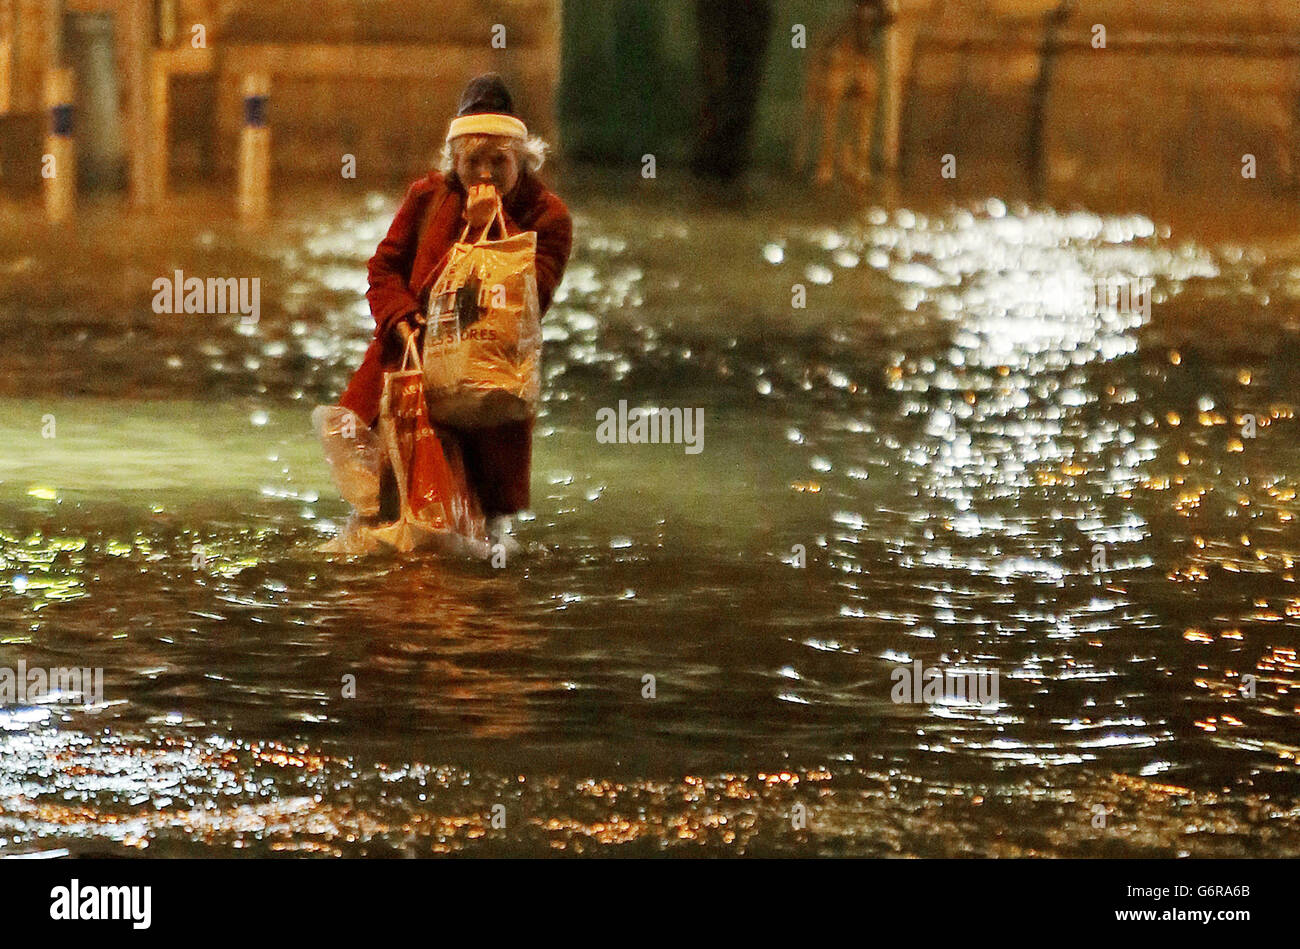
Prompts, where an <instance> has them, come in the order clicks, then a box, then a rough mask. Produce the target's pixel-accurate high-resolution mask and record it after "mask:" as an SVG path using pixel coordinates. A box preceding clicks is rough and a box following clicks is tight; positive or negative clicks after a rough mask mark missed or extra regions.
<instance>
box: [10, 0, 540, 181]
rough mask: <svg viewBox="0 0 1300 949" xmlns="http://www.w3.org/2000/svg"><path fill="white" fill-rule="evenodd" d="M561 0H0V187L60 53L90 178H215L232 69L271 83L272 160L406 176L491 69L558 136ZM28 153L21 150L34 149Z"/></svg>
mask: <svg viewBox="0 0 1300 949" xmlns="http://www.w3.org/2000/svg"><path fill="white" fill-rule="evenodd" d="M560 6H561V3H560V0H436V2H432V0H0V117H3V118H0V122H3V126H2V127H0V138H3V139H5V140H6V141H7V142H8V145H7V147H6V148H5V150H4V151H3V152H0V162H4V171H0V174H4V176H5V179H8V180H6V181H5V185H6V186H8V185H10V184H11V183H14V181H15V179H22V180H23V181H32V180H34V176H33V174H32V169H33V168H35V167H36V166H37V165H38V163H39V149H36V148H35V146H36V145H38V143H39V141H40V137H41V135H42V134H43V131H42V130H43V128H44V125H45V124H46V121H47V120H46V119H45V118H44V112H45V104H44V101H43V89H44V84H45V82H46V74H47V72H48V71H49V69H50V68H51V67H53V66H56V65H64V66H68V67H71V68H72V70H73V72H74V74H75V77H76V88H77V94H76V99H77V101H76V107H77V108H76V112H75V115H76V120H77V131H76V138H77V150H78V165H79V168H80V169H81V171H82V177H83V178H84V179H85V181H84V182H83V184H85V185H88V186H91V187H95V186H98V187H108V188H117V187H129V188H130V189H131V190H132V192H133V193H138V195H139V196H140V197H141V199H142V201H143V203H149V201H150V199H151V198H156V197H157V194H156V192H157V191H158V189H159V187H160V185H159V184H158V181H159V180H160V179H161V180H162V182H163V185H162V186H165V187H175V186H183V185H184V184H185V183H186V182H190V181H207V180H211V179H214V178H215V179H221V178H228V177H229V176H231V175H232V173H233V171H234V167H235V163H236V161H237V151H238V137H239V129H240V126H241V123H242V122H243V121H244V108H243V102H242V91H241V90H242V85H243V82H244V79H245V77H246V76H249V75H262V76H265V77H266V78H267V79H268V80H269V83H270V96H269V101H268V107H267V110H266V112H267V115H268V120H269V123H270V126H271V129H272V134H273V142H274V144H273V147H272V160H273V166H274V171H275V172H276V174H277V175H285V174H288V175H293V174H303V175H314V176H327V175H331V174H332V175H338V174H340V169H341V167H342V163H343V156H345V155H351V156H353V157H354V158H355V165H356V169H357V176H358V177H359V178H365V179H367V180H372V181H389V180H394V181H395V180H399V179H409V178H410V177H412V176H414V175H416V174H419V173H420V172H422V171H423V170H425V169H427V168H428V166H429V163H430V161H431V160H432V158H433V156H434V155H435V154H436V152H437V150H438V148H439V147H440V146H441V142H442V138H443V135H444V134H445V132H446V126H447V122H448V120H449V119H450V117H451V116H452V115H453V114H454V112H455V107H456V103H457V101H458V98H459V96H460V93H461V91H462V89H463V88H464V85H465V83H466V82H467V81H468V79H469V78H470V77H472V76H473V75H475V74H477V73H480V72H486V71H496V72H499V73H501V74H502V75H503V76H504V77H505V78H506V80H507V82H508V83H509V84H510V87H511V90H512V92H513V93H514V94H515V98H516V107H517V108H518V109H519V110H520V112H521V114H522V115H523V116H524V117H525V119H526V120H527V121H528V122H529V125H530V128H531V129H533V130H534V131H536V132H538V133H539V134H542V135H544V136H548V137H554V135H555V134H556V124H555V119H554V116H555V101H554V97H555V91H556V89H557V88H558V85H559V68H560V66H559V64H560ZM34 149H35V150H36V154H35V155H33V154H32V152H33V150H34Z"/></svg>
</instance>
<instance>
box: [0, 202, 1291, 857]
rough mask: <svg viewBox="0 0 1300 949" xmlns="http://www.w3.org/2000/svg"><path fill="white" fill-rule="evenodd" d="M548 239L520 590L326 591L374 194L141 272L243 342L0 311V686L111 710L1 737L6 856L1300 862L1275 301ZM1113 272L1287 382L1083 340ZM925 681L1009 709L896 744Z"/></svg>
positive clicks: (913, 221) (689, 240) (1051, 258)
mask: <svg viewBox="0 0 1300 949" xmlns="http://www.w3.org/2000/svg"><path fill="white" fill-rule="evenodd" d="M316 206H319V205H316ZM575 208H576V210H577V225H578V228H577V233H578V235H579V245H578V250H577V255H576V257H575V261H574V263H573V265H572V268H571V270H570V273H569V276H568V278H567V280H566V284H565V286H564V288H563V289H562V291H561V293H560V295H559V296H558V297H557V304H556V306H555V308H554V309H553V311H552V313H551V315H550V316H549V317H548V325H547V327H546V339H547V347H548V348H547V362H546V374H547V399H548V401H547V404H546V408H545V412H544V415H543V417H542V419H540V420H539V425H538V438H537V442H536V446H535V453H536V458H535V471H534V488H533V490H534V515H533V516H532V517H531V518H530V519H527V520H525V521H524V522H523V523H521V525H520V530H521V535H522V537H523V539H524V540H525V541H527V542H528V543H530V545H531V550H530V552H529V553H528V554H527V555H526V556H524V557H522V558H520V559H519V560H517V561H516V562H515V563H513V564H511V565H510V567H509V568H508V569H507V570H506V571H504V572H502V571H494V570H492V569H491V568H490V567H489V566H488V565H486V564H478V563H467V562H449V561H446V560H438V559H436V558H432V557H418V556H417V557H411V558H407V559H403V560H397V559H391V558H372V559H367V560H351V561H350V560H346V559H340V560H333V561H331V560H328V559H326V558H323V557H322V556H321V555H319V554H316V553H315V552H314V548H315V547H316V546H317V545H318V544H319V543H320V542H321V541H322V540H323V539H325V538H326V537H328V536H329V535H330V534H331V533H332V532H333V531H334V530H336V529H337V527H338V524H339V522H340V521H341V519H342V516H343V514H344V507H343V505H341V504H340V503H339V502H338V501H337V499H336V495H335V493H334V491H333V489H332V488H331V486H330V485H329V483H328V478H327V476H326V473H325V471H324V468H323V465H322V463H321V461H320V458H319V454H318V450H317V447H316V445H315V444H314V442H313V441H312V438H311V434H310V431H309V426H308V422H307V416H308V413H309V411H310V408H311V406H312V405H314V404H315V403H317V402H323V401H327V400H329V399H331V398H333V397H334V396H335V395H336V394H337V392H338V391H339V389H340V388H341V386H342V384H343V383H344V382H345V381H346V378H347V375H348V373H349V371H350V369H351V368H352V367H353V366H354V365H355V364H356V362H357V361H358V359H359V357H360V353H361V351H362V350H363V349H364V344H365V331H366V327H367V325H368V323H369V316H368V315H367V312H366V309H365V305H364V301H363V300H362V299H361V298H360V292H361V291H362V290H363V289H364V285H363V280H364V266H363V264H364V260H365V257H366V256H367V255H368V253H369V251H370V249H371V248H372V247H373V245H374V243H375V242H376V241H377V240H378V238H379V237H380V236H381V235H382V232H383V230H384V228H385V227H386V225H387V221H388V217H389V215H390V214H391V211H392V204H391V201H390V200H388V199H386V198H381V197H378V196H371V197H369V198H366V199H363V200H360V201H357V202H355V203H353V204H337V203H335V204H331V205H329V206H327V209H326V211H325V212H324V216H323V217H322V218H320V219H318V220H313V221H310V222H306V221H304V222H301V223H298V222H295V223H291V224H290V225H287V226H286V228H285V230H284V232H283V233H282V234H281V235H280V236H279V239H278V240H277V241H272V242H270V243H269V244H267V245H265V247H264V248H260V249H259V250H258V251H257V252H256V254H257V256H256V257H255V258H254V257H251V256H250V255H249V254H248V253H246V252H244V251H241V250H240V249H239V247H238V244H237V242H236V241H235V239H234V238H232V237H231V236H230V235H223V234H210V235H208V236H207V237H205V238H203V239H201V240H200V241H198V242H196V244H195V245H194V248H193V249H184V248H182V249H177V248H163V249H161V250H159V251H158V253H160V254H162V255H163V257H160V258H159V259H158V260H143V261H138V262H137V265H138V266H139V267H140V270H141V272H142V273H146V274H148V273H151V268H155V269H157V270H158V272H160V273H168V272H170V270H171V269H172V264H173V262H174V260H175V259H182V258H183V259H185V260H187V261H191V262H187V263H185V267H186V269H187V271H190V272H194V273H201V272H202V273H213V272H222V271H219V270H218V268H220V267H222V266H225V267H226V268H227V271H226V272H238V273H246V272H248V271H249V269H250V268H251V269H253V270H254V271H255V272H259V273H261V274H262V276H263V293H262V299H263V307H264V309H263V316H262V321H261V322H260V323H259V324H258V325H257V326H255V327H241V326H239V325H238V324H237V320H235V319H230V320H222V319H221V318H207V322H203V323H198V324H196V325H195V327H194V329H195V330H196V331H195V332H193V333H192V334H191V335H184V334H182V333H179V332H177V331H176V330H175V329H174V328H169V327H166V326H160V325H158V324H157V323H156V322H155V323H150V322H149V319H148V318H145V317H142V318H141V319H140V320H138V321H136V322H134V323H132V324H131V326H132V327H133V328H132V329H130V330H128V331H127V332H123V331H122V329H121V327H120V326H114V327H112V328H111V329H108V328H104V327H102V326H98V325H97V324H96V323H95V322H94V321H93V320H89V319H82V318H80V317H78V316H77V315H76V314H70V313H66V312H63V311H58V310H51V311H50V312H48V313H40V314H39V316H37V317H35V318H37V319H46V320H47V321H48V323H49V324H50V325H51V327H67V326H72V327H74V330H73V331H72V332H68V333H54V332H51V334H50V336H49V337H48V338H43V339H41V340H40V341H39V345H38V341H36V340H34V339H33V337H35V336H37V335H39V334H33V333H31V332H30V329H29V328H26V329H23V331H22V332H20V331H19V327H20V326H21V327H29V326H30V321H31V320H32V319H33V318H34V317H33V313H32V309H31V307H30V306H28V307H22V308H16V307H14V306H13V305H11V304H6V309H4V310H0V327H3V328H4V334H5V338H6V339H7V340H11V341H13V343H14V345H13V346H11V351H10V356H9V363H8V366H9V378H10V379H11V380H13V379H17V380H20V381H21V383H22V385H21V391H23V392H24V396H23V398H21V399H9V400H7V401H5V403H4V405H3V408H4V411H3V415H2V416H0V417H2V418H3V419H4V421H3V423H0V424H2V425H3V426H4V429H5V431H4V432H3V438H4V444H6V446H9V447H8V448H7V449H6V450H5V452H4V453H3V454H0V515H2V516H0V591H2V592H0V634H2V635H0V662H2V663H3V664H5V665H9V666H13V665H15V664H16V663H17V661H18V660H19V659H23V660H25V661H26V662H27V663H28V665H29V666H33V665H45V666H58V665H74V664H75V665H78V666H87V665H90V666H102V667H103V668H104V669H105V699H106V701H105V702H104V703H103V704H102V705H98V706H94V707H78V706H73V705H60V706H56V705H42V706H15V705H10V706H7V707H5V708H4V709H3V710H2V711H0V727H3V731H4V733H3V736H0V741H3V743H4V753H3V754H0V838H3V840H2V841H0V851H6V850H7V851H18V852H22V851H29V850H38V849H50V848H54V847H59V846H63V847H68V848H70V849H71V850H73V852H81V851H85V850H96V849H109V850H111V849H113V848H116V847H121V846H126V847H146V846H147V847H148V848H150V850H151V851H152V852H157V853H190V852H202V851H203V850H204V849H205V848H208V847H217V848H222V849H225V848H231V847H234V848H241V849H243V850H246V851H247V852H251V853H257V852H267V851H271V850H291V851H302V852H324V853H398V854H407V853H416V854H419V853H430V852H444V851H458V850H465V851H468V852H485V853H546V852H552V851H555V850H561V851H565V852H589V851H591V850H600V849H602V847H605V846H607V845H611V844H619V845H622V846H624V847H625V848H628V849H629V850H630V852H642V848H644V852H657V851H659V850H662V849H669V850H672V849H676V848H686V849H687V850H690V849H692V848H695V847H702V848H705V849H707V850H717V851H724V852H748V853H785V852H789V853H807V852H821V853H846V854H921V855H963V854H992V855H1013V854H1029V853H1049V854H1095V853H1124V854H1131V855H1167V854H1177V853H1192V854H1197V855H1248V854H1254V853H1267V854H1273V855H1280V854H1284V853H1285V854H1295V853H1300V809H1297V798H1296V773H1297V762H1296V755H1297V753H1300V739H1297V737H1296V736H1297V734H1300V731H1297V728H1296V726H1297V723H1298V721H1300V708H1298V704H1300V703H1297V701H1296V698H1295V695H1296V681H1297V677H1298V676H1300V662H1298V661H1297V659H1296V650H1297V647H1298V646H1300V643H1298V642H1297V640H1298V639H1300V636H1298V635H1297V622H1298V621H1300V594H1298V593H1297V591H1296V588H1295V577H1294V572H1295V563H1294V561H1295V558H1296V556H1297V552H1298V551H1300V544H1297V536H1296V529H1295V522H1294V514H1295V508H1296V482H1297V478H1298V476H1300V457H1297V447H1296V439H1295V437H1294V432H1295V428H1294V426H1295V424H1296V423H1295V421H1294V418H1293V415H1294V399H1295V392H1296V383H1297V381H1298V380H1297V376H1298V375H1300V370H1297V369H1296V368H1295V366H1296V363H1295V361H1294V359H1290V358H1288V357H1287V355H1286V354H1287V353H1288V352H1289V351H1290V350H1288V349H1286V346H1288V345H1292V346H1293V343H1288V342H1287V339H1286V338H1285V334H1284V333H1283V330H1282V329H1281V328H1280V327H1281V325H1282V323H1283V322H1285V319H1286V317H1285V315H1283V316H1279V317H1278V319H1277V321H1276V325H1274V326H1271V327H1270V326H1269V323H1268V319H1265V320H1263V321H1260V315H1261V313H1264V315H1265V316H1266V317H1267V316H1268V312H1267V310H1265V309H1263V308H1264V307H1265V306H1266V305H1267V306H1272V307H1278V306H1282V307H1284V309H1283V313H1284V314H1285V313H1289V312H1291V311H1290V310H1287V309H1285V307H1286V306H1293V305H1294V302H1293V301H1295V300H1297V299H1300V284H1297V283H1296V281H1295V280H1294V276H1293V275H1294V273H1296V272H1300V269H1297V268H1298V267H1300V262H1298V261H1296V260H1294V259H1287V258H1286V257H1282V258H1278V257H1276V256H1270V255H1268V254H1264V253H1262V252H1257V250H1256V249H1254V248H1245V249H1242V248H1232V247H1229V248H1210V247H1203V246H1199V245H1196V244H1194V243H1190V242H1187V241H1174V240H1173V239H1172V238H1171V236H1170V234H1169V232H1168V231H1167V229H1163V228H1162V227H1161V226H1159V225H1158V224H1156V223H1153V222H1151V221H1149V220H1147V219H1145V218H1143V217H1140V216H1127V217H1103V216H1098V215H1094V214H1087V213H1055V212H1035V211H1030V210H1028V209H1024V208H1007V207H1006V206H1005V205H1003V204H1002V203H1001V202H997V201H991V202H988V203H987V204H981V205H972V206H970V207H968V208H957V209H950V210H947V211H942V212H936V213H921V212H919V211H913V210H906V209H901V210H895V211H885V210H879V209H878V210H874V211H870V212H867V213H865V214H864V215H862V216H861V217H858V218H852V217H849V216H846V217H845V219H844V221H843V222H842V223H841V224H839V225H837V226H835V227H827V226H826V225H825V224H810V223H808V222H806V221H802V220H799V219H795V218H784V217H782V216H780V214H778V213H775V212H774V213H772V214H769V215H765V217H764V220H765V221H767V223H766V224H765V225H764V226H763V227H762V228H757V227H755V225H754V223H753V220H751V219H746V218H743V217H737V216H735V215H734V214H732V213H729V212H721V211H701V212H696V213H693V214H685V215H683V214H682V213H681V212H680V211H677V210H673V209H669V208H656V207H654V206H649V207H647V206H640V207H627V206H626V205H625V204H624V203H622V202H617V201H614V200H612V199H608V198H600V197H599V196H593V197H590V198H589V199H588V200H586V201H581V200H580V201H575ZM187 255H190V256H187ZM204 255H207V256H204ZM710 255H711V256H710ZM164 257H165V260H164V259H163V258H164ZM709 259H711V260H712V266H708V265H707V264H706V260H709ZM232 261H238V262H239V263H238V264H237V266H240V267H243V268H244V269H243V270H237V269H232V267H234V266H236V265H232V263H231V262H232ZM33 266H34V267H37V269H38V270H39V265H28V266H27V267H26V268H25V269H27V270H30V269H31V268H32V267H33ZM1288 274H1290V275H1291V276H1288ZM1116 275H1122V276H1124V277H1125V278H1134V279H1137V278H1150V279H1152V280H1153V281H1154V287H1155V289H1154V303H1153V305H1154V307H1155V308H1156V310H1157V311H1159V309H1160V308H1161V307H1162V306H1173V305H1176V304H1179V303H1180V301H1183V302H1182V304H1181V305H1184V306H1188V307H1191V308H1193V309H1199V308H1205V307H1215V308H1218V309H1220V310H1222V313H1223V316H1222V318H1223V319H1224V320H1227V321H1230V322H1242V321H1248V320H1255V321H1259V322H1258V327H1259V328H1258V330H1257V333H1259V334H1268V333H1274V334H1276V336H1277V340H1276V342H1275V345H1276V347H1277V350H1278V354H1277V355H1274V356H1269V355H1260V354H1259V353H1254V354H1252V353H1242V352H1231V353H1229V352H1217V351H1216V347H1215V346H1214V345H1212V344H1207V345H1205V346H1204V347H1198V348H1186V347H1185V350H1186V351H1183V350H1179V349H1173V348H1170V347H1169V346H1166V345H1164V344H1163V343H1161V342H1159V341H1158V338H1157V337H1155V336H1151V335H1149V334H1148V330H1149V329H1150V328H1149V327H1144V326H1143V325H1142V324H1143V322H1144V321H1143V319H1142V317H1141V316H1140V315H1138V314H1132V313H1121V312H1115V311H1112V310H1106V309H1102V310H1100V311H1099V310H1098V309H1097V308H1096V307H1095V306H1090V305H1089V304H1088V303H1087V302H1086V301H1087V300H1088V295H1089V293H1090V291H1091V288H1092V287H1093V286H1094V285H1095V282H1096V281H1097V280H1098V279H1099V278H1109V277H1114V276H1116ZM41 276H42V275H41V274H40V273H39V272H37V273H35V274H34V275H33V277H32V279H33V280H34V281H39V279H41ZM793 283H803V284H805V286H806V288H807V292H808V307H807V308H806V309H805V310H799V309H792V308H791V307H790V301H791V291H790V288H791V285H792V284H793ZM1187 300H1191V302H1190V303H1188V302H1185V301H1187ZM20 311H21V312H20ZM153 319H154V320H157V318H153ZM1252 325H1255V324H1252ZM1267 348H1268V347H1264V348H1263V351H1267ZM74 377H75V378H76V379H77V380H78V383H77V386H76V388H75V389H71V390H70V389H69V388H68V386H67V384H66V380H67V379H69V378H74ZM70 392H72V393H75V396H70V395H69V393H70ZM619 399H627V400H628V402H629V404H632V405H650V404H656V405H679V406H696V405H698V406H703V407H704V408H705V415H706V426H705V441H704V445H705V450H704V452H703V453H702V454H701V455H698V456H694V455H686V454H685V453H684V452H683V451H682V449H681V446H666V445H665V446H602V445H597V444H596V442H595V439H594V426H595V421H594V414H595V409H596V408H598V407H600V406H605V405H614V404H616V403H617V401H618V400H619ZM1247 415H1249V416H1250V417H1251V418H1252V419H1253V420H1254V421H1255V422H1256V423H1257V431H1256V433H1255V437H1254V438H1253V439H1251V438H1244V437H1242V432H1243V429H1242V425H1243V419H1244V418H1245V416H1247ZM46 416H53V417H54V419H55V420H56V421H57V434H56V436H55V437H53V438H43V437H42V424H43V420H44V419H45V417H46ZM795 545H803V549H804V553H805V555H806V557H807V566H806V567H805V568H803V569H800V568H799V567H798V566H797V563H798V562H799V558H798V556H797V555H796V554H795V550H796V549H797V548H796V547H795ZM914 660H920V661H922V662H923V663H924V664H925V665H927V666H944V667H946V668H949V669H954V670H963V671H967V670H989V669H996V670H997V671H998V672H999V674H1000V694H999V703H998V705H997V707H996V708H980V707H979V706H974V705H965V704H961V703H955V704H954V703H948V704H936V705H929V706H927V705H895V704H893V703H892V702H891V700H890V691H891V678H890V673H891V671H892V670H893V669H894V668H895V667H896V666H897V665H898V664H906V663H910V662H912V661H914ZM345 675H351V676H355V684H356V696H355V698H344V697H343V696H342V691H343V677H344V676H345ZM646 675H653V676H655V680H656V687H657V696H656V698H654V699H653V700H651V699H646V698H643V697H642V689H643V677H644V676H646ZM1244 676H1253V677H1254V688H1255V695H1254V696H1253V697H1250V696H1249V695H1244V694H1243V689H1242V686H1243V681H1244V680H1243V677H1244ZM496 803H502V804H504V805H505V807H506V811H505V814H506V828H505V829H500V828H494V827H493V826H492V825H491V809H492V806H493V805H494V804H496ZM795 803H803V804H805V805H806V806H807V807H809V808H810V809H811V811H812V814H813V818H812V820H811V824H810V829H809V830H806V831H797V830H794V829H792V828H791V826H790V819H789V815H790V809H791V807H792V806H793V805H794V804H795ZM1098 806H1100V807H1102V808H1105V809H1107V811H1108V813H1109V814H1110V815H1111V816H1110V817H1109V822H1108V827H1109V829H1108V830H1098V829H1097V828H1095V827H1094V826H1093V823H1092V819H1093V817H1094V814H1095V808H1096V807H1098Z"/></svg>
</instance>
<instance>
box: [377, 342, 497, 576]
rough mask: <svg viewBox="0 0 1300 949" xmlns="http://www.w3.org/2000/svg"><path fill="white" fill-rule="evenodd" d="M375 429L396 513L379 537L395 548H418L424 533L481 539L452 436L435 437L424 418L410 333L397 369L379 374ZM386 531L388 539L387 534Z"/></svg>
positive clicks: (420, 374)
mask: <svg viewBox="0 0 1300 949" xmlns="http://www.w3.org/2000/svg"><path fill="white" fill-rule="evenodd" d="M379 430H380V434H381V437H382V439H383V442H384V445H385V447H386V448H387V451H388V459H389V463H390V464H391V465H392V467H393V474H394V475H395V476H396V481H397V492H398V497H399V499H400V502H401V513H400V515H399V517H398V520H397V522H396V523H395V524H394V525H392V528H384V529H383V533H384V536H382V537H380V538H379V539H380V540H385V541H386V542H389V543H391V545H392V546H394V547H396V548H398V549H408V550H409V549H412V548H414V547H415V546H419V545H420V543H421V541H422V540H424V539H426V535H427V534H429V533H430V532H450V533H454V534H459V535H461V536H462V537H464V538H468V539H471V540H485V539H486V537H487V529H486V525H485V522H484V518H483V512H482V510H481V509H480V507H479V503H478V498H477V496H476V495H475V493H474V490H473V489H472V488H471V487H470V484H469V479H468V477H467V475H466V473H465V463H464V460H463V459H462V457H461V454H460V449H459V446H458V445H457V443H456V441H455V439H446V440H444V439H441V438H439V437H438V433H437V432H436V431H435V430H434V428H433V426H432V425H431V424H430V422H429V415H428V409H427V408H426V406H425V399H424V370H423V369H422V367H421V366H420V356H419V349H418V347H417V345H416V340H415V334H414V333H408V335H407V337H406V352H405V354H404V356H403V357H402V367H401V369H400V370H399V371H397V372H387V373H384V391H383V395H382V397H381V399H380V403H379ZM388 534H391V535H392V537H391V538H389V537H387V535H388Z"/></svg>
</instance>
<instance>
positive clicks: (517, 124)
mask: <svg viewBox="0 0 1300 949" xmlns="http://www.w3.org/2000/svg"><path fill="white" fill-rule="evenodd" d="M459 135H504V136H506V137H507V138H517V139H520V140H521V141H522V140H524V139H526V138H528V126H526V125H524V123H523V121H522V120H521V119H517V118H515V117H514V116H513V115H506V114H504V113H501V112H478V113H475V114H473V115H462V116H460V117H459V118H455V119H452V120H451V125H449V126H448V127H447V141H449V142H450V141H451V140H452V139H453V138H456V137H457V136H459Z"/></svg>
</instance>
